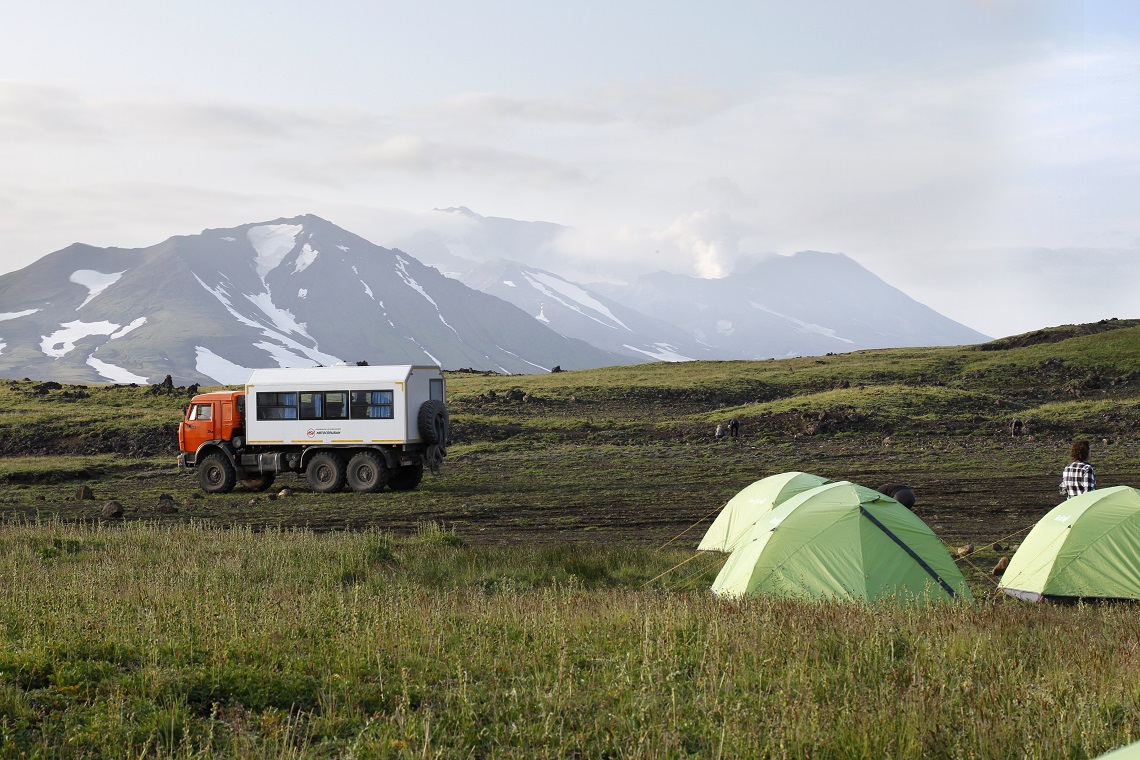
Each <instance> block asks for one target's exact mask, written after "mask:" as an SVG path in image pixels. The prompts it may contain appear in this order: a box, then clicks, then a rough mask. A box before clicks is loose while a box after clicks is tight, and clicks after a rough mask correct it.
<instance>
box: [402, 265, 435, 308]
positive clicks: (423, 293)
mask: <svg viewBox="0 0 1140 760" xmlns="http://www.w3.org/2000/svg"><path fill="white" fill-rule="evenodd" d="M396 261H397V262H398V263H397V265H396V274H398V275H400V279H401V280H403V281H404V284H405V285H407V286H408V287H409V288H412V289H413V290H415V291H416V292H417V293H419V294H420V295H421V296H423V297H424V298H426V299H427V300H428V303H430V304H431V305H432V306H434V307H435V309H436V311H439V304H437V303H436V302H435V300H434V299H433V298H432V297H431V296H429V295H428V294H427V291H426V290H424V289H423V287H422V286H421V285H420V284H419V283H418V282H416V281H415V279H413V278H412V276H411V275H410V274H408V269H407V267H408V261H407V259H405V258H403V257H401V256H397V257H396Z"/></svg>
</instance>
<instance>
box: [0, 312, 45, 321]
mask: <svg viewBox="0 0 1140 760" xmlns="http://www.w3.org/2000/svg"><path fill="white" fill-rule="evenodd" d="M37 311H39V309H24V310H23V311H5V312H0V322H5V321H7V320H9V319H19V318H20V317H26V316H28V315H29V314H35V313H36V312H37Z"/></svg>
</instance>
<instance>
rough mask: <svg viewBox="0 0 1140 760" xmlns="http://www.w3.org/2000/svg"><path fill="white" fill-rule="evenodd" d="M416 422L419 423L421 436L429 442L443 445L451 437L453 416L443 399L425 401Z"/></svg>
mask: <svg viewBox="0 0 1140 760" xmlns="http://www.w3.org/2000/svg"><path fill="white" fill-rule="evenodd" d="M416 422H417V423H418V424H419V428H420V438H422V439H423V440H424V441H426V442H427V443H436V444H439V445H441V446H442V445H444V444H446V443H447V439H448V438H450V437H451V418H450V417H448V414H447V405H446V404H444V403H443V402H442V401H437V400H436V399H431V400H430V401H425V402H424V403H423V405H421V406H420V411H419V414H418V415H417V416H416Z"/></svg>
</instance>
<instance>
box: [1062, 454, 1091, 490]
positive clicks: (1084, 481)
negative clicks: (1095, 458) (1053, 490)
mask: <svg viewBox="0 0 1140 760" xmlns="http://www.w3.org/2000/svg"><path fill="white" fill-rule="evenodd" d="M1095 488H1096V475H1094V474H1093V468H1092V465H1091V464H1089V463H1088V462H1069V463H1068V464H1067V465H1065V471H1064V472H1062V473H1061V488H1060V491H1061V495H1062V496H1064V497H1065V498H1066V499H1071V498H1073V497H1074V496H1076V495H1077V494H1079V493H1084V492H1085V491H1092V490H1094V489H1095Z"/></svg>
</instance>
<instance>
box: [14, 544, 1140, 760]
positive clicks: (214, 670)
mask: <svg viewBox="0 0 1140 760" xmlns="http://www.w3.org/2000/svg"><path fill="white" fill-rule="evenodd" d="M441 531H442V532H444V533H446V532H447V531H446V529H444V528H442V527H440V526H437V527H436V528H435V529H431V528H425V529H424V531H423V534H422V536H421V537H420V538H408V539H403V540H397V539H395V538H393V537H392V536H391V535H389V534H386V533H382V532H366V533H332V534H322V535H315V534H312V533H309V532H305V531H278V530H268V531H261V532H254V531H250V530H241V529H237V530H218V529H211V528H207V527H204V526H201V525H195V524H191V525H186V526H179V527H160V526H157V525H150V524H145V523H134V524H129V525H122V526H119V527H115V528H99V527H89V528H84V527H78V526H72V525H65V524H61V523H60V524H56V523H40V524H36V523H25V524H14V523H13V524H8V525H7V526H4V527H3V528H0V756H5V757H15V756H20V755H21V753H23V754H25V755H26V756H29V757H36V756H39V757H57V756H58V757H100V756H101V757H125V756H157V757H215V756H223V757H407V756H412V755H414V756H417V757H424V756H428V757H455V756H475V757H567V756H579V757H606V756H609V757H662V756H676V757H683V756H694V757H718V756H719V757H741V756H753V757H769V756H770V757H807V756H812V757H864V756H890V757H926V756H935V757H1041V758H1046V757H1048V758H1052V757H1091V756H1094V755H1096V754H1099V753H1100V752H1103V751H1105V750H1107V749H1110V748H1112V747H1115V746H1118V745H1122V744H1124V743H1127V742H1130V741H1132V740H1134V739H1136V738H1140V709H1138V698H1140V662H1138V657H1137V647H1138V645H1140V619H1138V616H1137V614H1136V610H1135V608H1132V607H1118V606H1100V607H1084V606H1078V607H1069V608H1058V607H1048V606H1032V605H1026V604H1022V603H1016V602H1013V601H1012V600H1011V601H1008V602H1003V601H1000V600H995V599H993V598H988V599H987V600H986V601H982V602H979V603H976V604H973V605H962V606H955V607H951V608H949V609H946V610H940V611H930V610H927V611H919V610H915V609H912V608H909V607H906V606H902V605H898V604H881V605H876V606H871V607H860V606H851V605H844V604H822V605H803V604H796V603H791V602H786V601H775V600H762V599H758V600H748V601H744V602H731V603H730V602H724V601H720V600H717V599H715V598H713V597H711V596H710V595H709V594H708V593H707V592H706V591H704V590H702V589H700V588H698V589H697V590H691V589H690V590H682V591H671V590H668V589H669V588H670V586H671V585H674V584H669V583H665V584H664V585H662V583H660V582H658V583H653V584H650V585H648V586H645V585H644V584H645V583H646V581H648V580H649V579H651V578H653V577H654V576H656V575H658V574H659V573H661V572H662V571H664V570H666V569H668V568H669V567H671V566H673V565H675V564H677V563H678V562H679V561H680V560H681V559H683V558H685V557H686V556H688V555H687V554H686V553H684V552H670V551H667V550H666V551H662V552H654V551H652V550H650V549H644V548H635V547H620V546H618V547H609V548H603V547H590V546H582V545H573V546H570V545H555V546H545V547H543V546H533V545H532V546H522V547H498V548H493V547H477V546H476V547H471V546H460V545H454V544H453V543H452V542H450V541H440V540H438V535H439V532H441ZM681 585H683V584H681Z"/></svg>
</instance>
